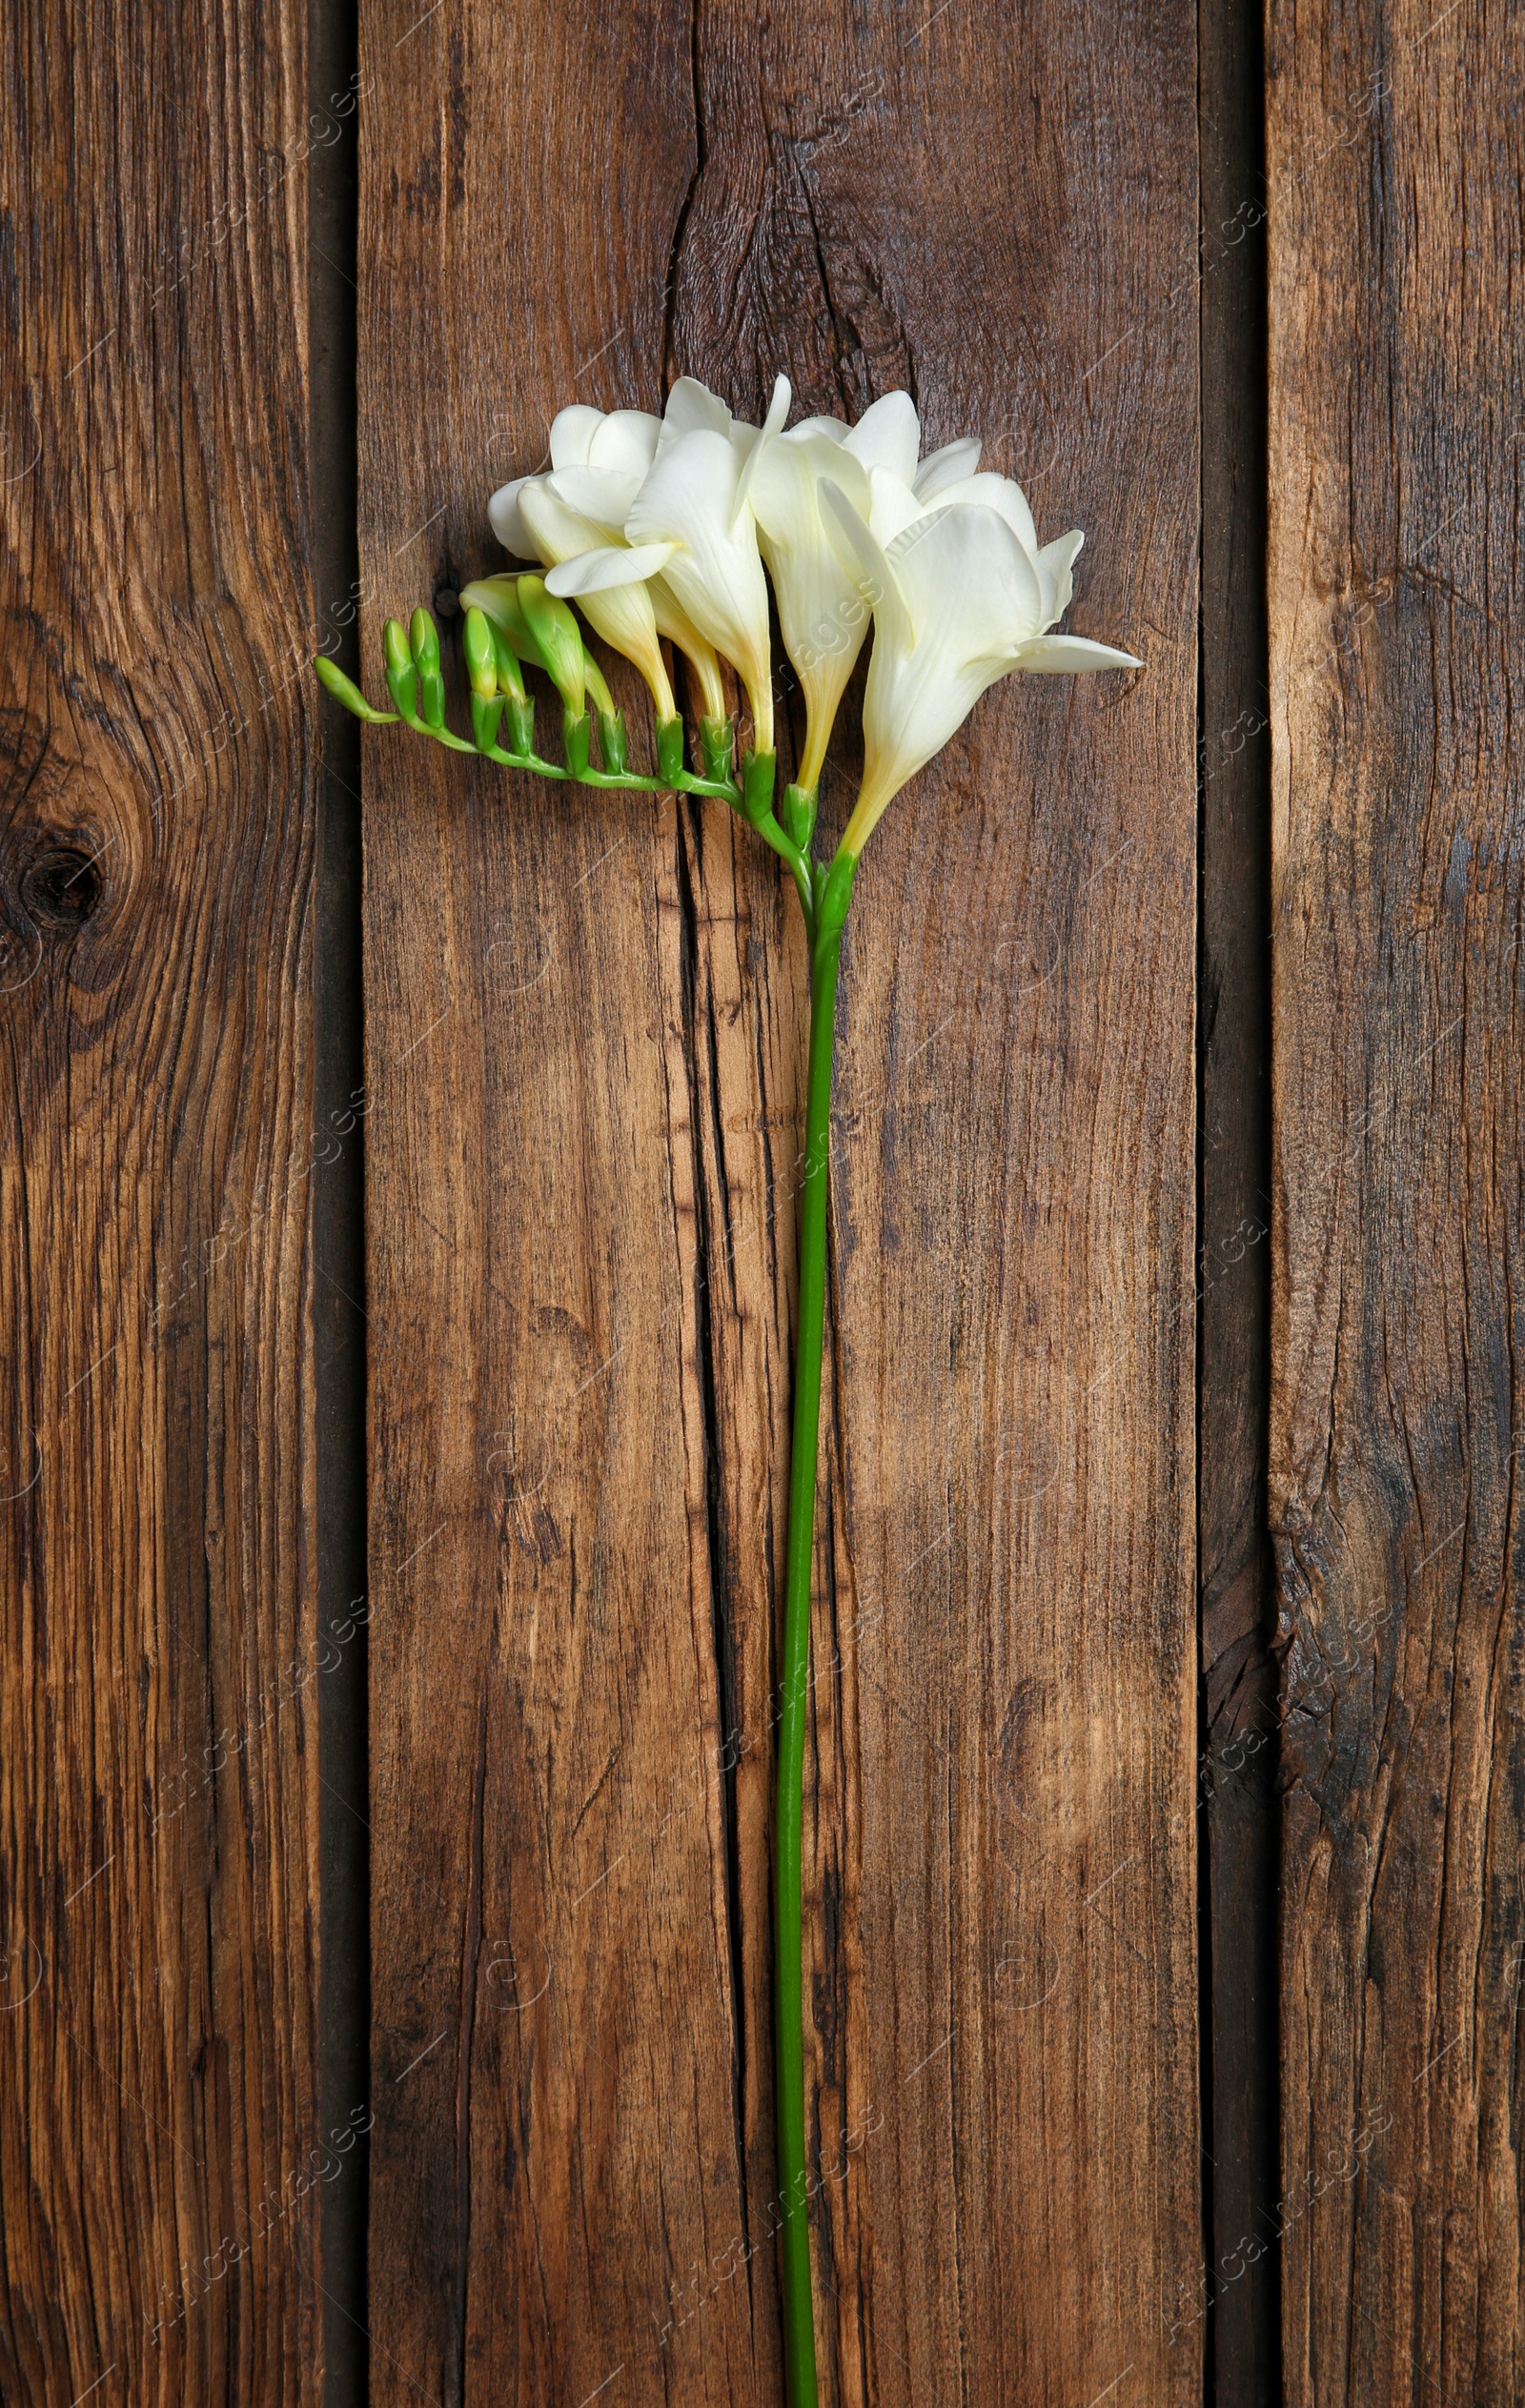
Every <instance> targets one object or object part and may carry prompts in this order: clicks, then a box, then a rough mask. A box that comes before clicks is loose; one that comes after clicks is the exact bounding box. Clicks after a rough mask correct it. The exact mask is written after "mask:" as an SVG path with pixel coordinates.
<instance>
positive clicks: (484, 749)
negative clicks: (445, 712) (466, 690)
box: [471, 686, 503, 753]
mask: <svg viewBox="0 0 1525 2408" xmlns="http://www.w3.org/2000/svg"><path fill="white" fill-rule="evenodd" d="M502 716H503V704H502V699H501V698H500V697H499V696H496V695H495V696H493V697H491V698H489V697H488V696H486V695H482V694H478V691H477V689H476V687H475V686H473V688H472V692H471V732H472V735H473V736H474V737H475V738H476V739H477V750H478V752H479V753H490V752H491V751H492V749H493V746H494V745H495V744H496V743H497V741H498V720H499V719H500V718H502Z"/></svg>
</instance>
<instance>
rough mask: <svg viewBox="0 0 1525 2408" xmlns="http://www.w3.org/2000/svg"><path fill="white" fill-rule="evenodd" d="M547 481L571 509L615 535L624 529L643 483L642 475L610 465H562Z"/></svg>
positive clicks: (554, 492)
mask: <svg viewBox="0 0 1525 2408" xmlns="http://www.w3.org/2000/svg"><path fill="white" fill-rule="evenodd" d="M546 482H547V483H548V484H549V486H550V488H551V491H552V493H553V494H556V495H558V496H559V498H560V499H561V500H562V501H564V502H565V503H566V505H567V507H568V509H569V510H579V511H580V512H581V514H582V516H583V517H584V518H591V519H592V520H593V522H594V524H595V526H599V527H605V528H607V529H608V531H609V532H610V534H611V535H618V534H620V531H621V530H622V528H623V526H624V523H625V520H626V518H627V517H628V516H629V515H630V505H631V503H632V502H633V501H634V500H635V498H636V496H637V495H638V494H639V493H640V491H641V477H640V476H631V475H629V474H627V473H626V472H625V471H623V470H620V469H608V468H559V469H557V470H555V471H554V473H553V474H552V475H551V476H549V477H548V478H547V479H546Z"/></svg>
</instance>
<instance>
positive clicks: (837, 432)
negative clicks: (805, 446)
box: [789, 418, 852, 443]
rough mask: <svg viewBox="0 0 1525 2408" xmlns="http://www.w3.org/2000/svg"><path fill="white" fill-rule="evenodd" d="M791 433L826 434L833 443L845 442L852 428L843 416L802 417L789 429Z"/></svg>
mask: <svg viewBox="0 0 1525 2408" xmlns="http://www.w3.org/2000/svg"><path fill="white" fill-rule="evenodd" d="M789 433H790V434H791V435H829V436H830V438H831V440H832V442H833V443H845V442H846V440H847V437H848V435H850V434H851V433H852V429H851V427H850V426H848V425H847V423H846V421H845V419H843V418H802V419H801V420H800V422H799V424H798V425H797V426H792V427H791V428H790V429H789Z"/></svg>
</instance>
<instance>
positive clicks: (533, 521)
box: [519, 469, 606, 567]
mask: <svg viewBox="0 0 1525 2408" xmlns="http://www.w3.org/2000/svg"><path fill="white" fill-rule="evenodd" d="M575 473H576V472H575V471H573V470H570V469H568V470H563V471H562V475H564V476H572V475H574V474H575ZM559 481H560V480H559V477H556V476H532V477H531V478H530V479H529V480H528V482H527V483H526V485H525V487H524V490H523V492H522V493H521V494H520V496H519V518H520V520H521V522H522V524H523V526H524V528H525V529H526V531H527V533H528V535H529V537H530V540H531V542H532V543H533V544H534V546H535V555H536V557H537V558H538V559H540V560H543V561H544V562H545V563H546V565H547V566H548V567H551V566H554V564H555V563H556V562H557V561H558V560H574V559H576V558H577V557H578V556H579V554H580V553H583V552H590V551H593V550H594V549H596V548H597V547H598V546H600V544H602V543H603V541H604V540H605V536H606V530H605V529H603V528H602V527H600V525H599V524H598V523H597V521H596V520H594V519H592V518H586V517H584V516H583V514H582V512H581V511H580V510H569V509H568V508H567V505H566V502H565V500H564V499H563V498H562V496H560V495H559V493H558V492H557V490H556V489H557V486H558V484H559Z"/></svg>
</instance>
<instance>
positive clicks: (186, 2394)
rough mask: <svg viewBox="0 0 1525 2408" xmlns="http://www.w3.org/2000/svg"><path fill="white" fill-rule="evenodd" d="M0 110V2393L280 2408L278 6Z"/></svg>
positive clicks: (299, 1924)
mask: <svg viewBox="0 0 1525 2408" xmlns="http://www.w3.org/2000/svg"><path fill="white" fill-rule="evenodd" d="M0 74H3V84H4V93H5V111H4V113H5V121H6V127H7V135H6V140H5V143H4V145H3V146H0V219H3V223H4V225H5V229H6V237H5V246H4V254H3V261H4V264H3V268H0V277H3V293H4V314H5V325H6V344H5V356H4V364H3V369H0V387H3V392H4V404H5V416H4V421H3V435H4V458H3V463H0V496H3V524H4V529H5V563H4V594H5V641H4V644H3V646H0V681H3V685H4V722H3V723H4V731H5V733H4V754H5V806H4V818H3V823H0V918H3V938H0V987H3V989H4V996H3V1009H4V1022H5V1033H6V1042H5V1050H4V1062H5V1071H4V1077H5V1085H6V1094H5V1112H4V1119H5V1132H6V1133H5V1140H4V1146H3V1152H0V1190H3V1198H4V1203H3V1226H4V1232H5V1235H4V1243H3V1244H0V1288H3V1296H4V1301H3V1305H0V1327H3V1332H4V1335H3V1338H0V1432H3V1437H0V1444H3V1448H4V1463H5V1467H6V1475H5V1477H4V1479H3V1480H0V1490H3V1491H4V1503H3V1504H0V1550H3V1557H4V1572H3V1594H4V1609H3V1610H4V1616H5V1620H4V1639H3V1647H4V1662H5V1679H4V1684H3V1688H0V1765H3V1771H0V1928H3V1931H4V1940H3V1943H0V1945H3V1947H4V1950H5V1951H6V1987H5V1991H4V1994H3V1996H0V2009H3V2012H0V2213H3V2220H4V2233H5V2245H4V2253H3V2273H0V2394H3V2396H4V2398H5V2399H6V2401H7V2402H8V2403H10V2402H15V2403H17V2404H18V2408H20V2403H23V2402H27V2403H36V2408H44V2403H46V2408H67V2403H69V2402H70V2401H71V2400H74V2399H75V2398H85V2397H89V2398H91V2400H92V2401H99V2402H100V2403H102V2408H108V2404H109V2403H116V2402H123V2403H128V2402H130V2403H132V2408H138V2403H141V2402H164V2403H166V2408H169V2404H170V2403H173V2408H181V2403H186V2402H194V2403H201V2402H208V2403H210V2402H212V2401H214V2400H217V2401H226V2400H238V2401H249V2402H254V2401H258V2402H260V2403H261V2408H264V2403H283V2404H284V2403H294V2402H297V2401H315V2399H316V2398H317V2396H318V2381H319V2373H320V2366H319V2351H318V2347H317V2318H316V2304H317V2282H318V2265H317V2260H316V2256H315V2230H316V2202H315V2198H314V2197H313V2196H311V2194H310V2193H309V2192H308V2190H307V2186H308V2184H309V2183H310V2182H313V2181H314V2180H315V2169H314V2166H313V2162H312V2160H311V2158H310V2156H309V2151H310V2149H311V2148H312V2147H313V2145H314V2144H315V2143H316V2142H317V2140H318V2138H319V2135H318V2132H317V2129H316V2117H315V2108H314V2100H313V2089H314V2081H313V2065H314V2023H315V1980H316V1966H315V1938H316V1935H315V1883H314V1872H315V1842H316V1799H317V1778H316V1772H317V1769H316V1763H315V1748H314V1723H315V1716H314V1710H313V1702H312V1690H311V1689H310V1688H309V1687H308V1686H307V1683H308V1682H309V1681H310V1679H311V1677H312V1673H313V1670H314V1655H315V1631H314V1613H313V1605H314V1597H313V1577H312V1560H313V1558H312V1549H313V1510H312V1508H313V1445H312V1401H311V1372H312V1366H311V1309H312V1299H311V1294H310V1288H309V1282H308V1264H307V1253H306V1227H307V1221H308V1213H309V1201H310V1191H311V1184H312V1176H311V1174H312V1164H313V1161H314V1155H315V1144H314V1140H313V1137H312V1133H311V1124H310V1105H309V1095H310V1079H311V1064H310V1044H309V1038H308V1031H307V1011H308V988H309V970H310V951H311V948H310V943H309V936H308V928H309V914H310V905H311V887H312V874H313V811H312V792H311V760H310V748H309V738H308V723H309V714H308V706H307V700H306V697H307V691H308V673H307V669H306V664H305V654H306V652H307V650H308V649H309V645H308V629H309V625H310V617H311V611H310V597H309V594H308V590H307V584H306V576H305V570H304V566H303V555H302V543H303V527H304V522H305V514H306V507H307V500H306V485H305V479H306V466H305V446H306V396H305V383H304V380H305V356H304V349H305V347H304V336H303V334H302V328H303V322H304V312H305V306H306V303H305V290H306V288H305V274H306V262H305V212H304V200H303V189H304V176H303V169H302V156H303V142H304V132H305V128H306V123H307V92H306V89H305V27H304V18H303V12H302V10H300V9H298V8H293V7H291V6H288V5H284V0H281V4H280V5H276V6H275V7H274V8H271V9H266V10H254V9H253V8H250V7H246V6H241V5H237V4H236V0H227V5H224V6H221V7H218V8H214V9H212V10H202V11H200V12H194V11H172V12H171V13H170V14H169V15H168V16H166V15H164V14H154V13H153V12H149V13H146V14H138V15H134V16H132V17H128V16H126V15H123V14H121V13H120V12H117V13H115V14H113V13H112V11H110V10H100V9H91V8H89V7H84V6H77V5H71V0H39V4H38V5H36V6H34V7H29V8H24V9H16V10H10V12H8V15H7V18H6V30H5V35H4V50H3V67H0ZM356 2105H357V2106H359V2107H361V2109H362V2110H363V2105H364V2102H363V2100H361V2101H356ZM336 2171H337V2169H336Z"/></svg>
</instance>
